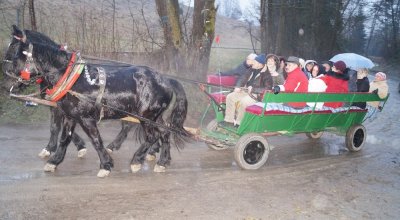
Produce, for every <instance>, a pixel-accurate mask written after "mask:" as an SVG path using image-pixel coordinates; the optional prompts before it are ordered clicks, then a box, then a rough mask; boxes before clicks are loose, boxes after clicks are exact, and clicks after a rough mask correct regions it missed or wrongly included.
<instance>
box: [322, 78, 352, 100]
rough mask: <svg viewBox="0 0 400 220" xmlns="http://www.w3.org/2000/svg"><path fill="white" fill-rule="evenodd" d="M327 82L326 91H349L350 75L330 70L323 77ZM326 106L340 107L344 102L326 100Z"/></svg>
mask: <svg viewBox="0 0 400 220" xmlns="http://www.w3.org/2000/svg"><path fill="white" fill-rule="evenodd" d="M320 79H322V80H323V81H324V82H325V84H326V86H327V87H326V90H325V92H332V93H347V92H349V84H348V82H347V81H348V80H349V76H348V74H347V72H346V73H343V74H341V73H335V72H329V73H328V74H326V75H325V76H323V77H321V78H320ZM324 106H327V107H332V108H338V107H342V106H343V102H326V103H325V104H324Z"/></svg>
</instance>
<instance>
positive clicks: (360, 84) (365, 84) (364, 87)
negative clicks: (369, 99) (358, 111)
mask: <svg viewBox="0 0 400 220" xmlns="http://www.w3.org/2000/svg"><path fill="white" fill-rule="evenodd" d="M356 84H357V92H369V79H368V77H364V78H362V79H357V82H356ZM352 106H357V107H359V108H362V109H365V108H366V107H367V103H366V102H354V103H353V104H352Z"/></svg>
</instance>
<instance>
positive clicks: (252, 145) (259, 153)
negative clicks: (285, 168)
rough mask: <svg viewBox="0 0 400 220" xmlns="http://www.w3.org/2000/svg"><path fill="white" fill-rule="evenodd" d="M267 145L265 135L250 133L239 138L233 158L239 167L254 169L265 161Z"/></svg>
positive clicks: (267, 152) (267, 151) (267, 150)
mask: <svg viewBox="0 0 400 220" xmlns="http://www.w3.org/2000/svg"><path fill="white" fill-rule="evenodd" d="M269 151H270V149H269V145H268V142H267V139H265V137H263V136H261V135H259V134H256V133H250V134H245V135H243V136H242V137H240V138H239V140H238V142H237V143H236V146H235V160H236V163H237V164H238V166H239V167H241V168H242V169H246V170H256V169H258V168H260V167H261V166H263V165H264V164H265V162H267V159H268V154H269Z"/></svg>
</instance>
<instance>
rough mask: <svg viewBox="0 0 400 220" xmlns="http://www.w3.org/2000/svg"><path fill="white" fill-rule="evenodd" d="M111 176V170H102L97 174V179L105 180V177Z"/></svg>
mask: <svg viewBox="0 0 400 220" xmlns="http://www.w3.org/2000/svg"><path fill="white" fill-rule="evenodd" d="M109 174H110V171H109V170H105V169H101V170H99V172H98V173H97V177H100V178H104V177H106V176H108V175H109Z"/></svg>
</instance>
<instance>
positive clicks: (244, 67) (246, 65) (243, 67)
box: [220, 53, 257, 76]
mask: <svg viewBox="0 0 400 220" xmlns="http://www.w3.org/2000/svg"><path fill="white" fill-rule="evenodd" d="M256 57H257V54H255V53H251V54H249V55H248V56H247V57H246V60H245V61H243V63H241V64H240V65H238V66H237V67H236V68H234V69H231V70H227V71H224V72H221V73H220V74H221V76H241V75H245V74H246V73H247V72H248V71H250V70H251V67H252V66H253V63H254V59H255V58H256Z"/></svg>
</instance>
